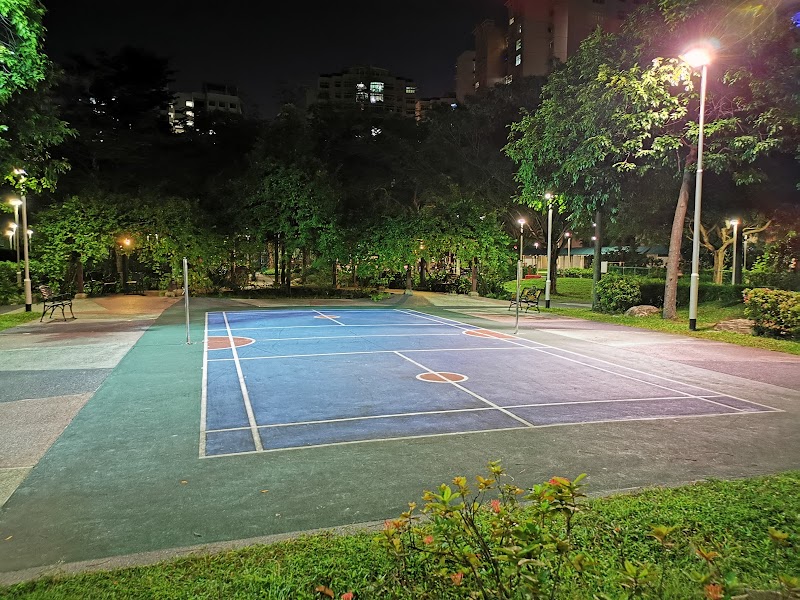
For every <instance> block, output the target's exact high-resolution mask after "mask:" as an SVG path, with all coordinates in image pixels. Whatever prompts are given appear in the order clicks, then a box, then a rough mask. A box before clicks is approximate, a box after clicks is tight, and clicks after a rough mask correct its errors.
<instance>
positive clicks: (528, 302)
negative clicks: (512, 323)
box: [508, 287, 542, 312]
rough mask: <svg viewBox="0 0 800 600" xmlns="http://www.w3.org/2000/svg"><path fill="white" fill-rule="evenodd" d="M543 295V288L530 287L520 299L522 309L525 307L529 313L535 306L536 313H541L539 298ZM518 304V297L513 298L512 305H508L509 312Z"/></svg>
mask: <svg viewBox="0 0 800 600" xmlns="http://www.w3.org/2000/svg"><path fill="white" fill-rule="evenodd" d="M541 295H542V290H541V288H537V287H529V288H528V289H527V290H525V291H524V292H523V293H522V295H520V297H519V305H520V307H522V306H523V305H524V306H525V312H528V309H529V308H530V307H531V306H533V307H534V308H535V309H536V312H541V311H540V310H539V297H540V296H541ZM516 303H517V297H516V295H514V296H512V297H511V304H509V305H508V310H511V307H512V306H514V305H515V304H516Z"/></svg>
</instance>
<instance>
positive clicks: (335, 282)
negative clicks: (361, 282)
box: [331, 259, 339, 289]
mask: <svg viewBox="0 0 800 600" xmlns="http://www.w3.org/2000/svg"><path fill="white" fill-rule="evenodd" d="M331 282H332V284H333V289H336V288H338V287H339V261H338V260H335V259H334V261H333V269H332V273H331Z"/></svg>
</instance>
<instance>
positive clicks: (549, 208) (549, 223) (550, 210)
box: [544, 192, 553, 308]
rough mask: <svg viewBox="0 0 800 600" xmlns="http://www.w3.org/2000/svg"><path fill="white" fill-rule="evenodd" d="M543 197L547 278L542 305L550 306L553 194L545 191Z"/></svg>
mask: <svg viewBox="0 0 800 600" xmlns="http://www.w3.org/2000/svg"><path fill="white" fill-rule="evenodd" d="M544 199H545V200H547V201H548V204H547V279H545V282H544V307H545V308H550V286H551V285H552V280H551V279H550V256H551V253H552V251H553V249H552V241H553V203H552V202H551V200H552V199H553V194H551V193H550V192H547V193H546V194H545V195H544Z"/></svg>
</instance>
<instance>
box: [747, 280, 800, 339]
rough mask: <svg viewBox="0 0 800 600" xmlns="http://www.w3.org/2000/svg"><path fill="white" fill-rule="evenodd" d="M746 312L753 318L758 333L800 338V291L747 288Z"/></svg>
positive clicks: (754, 327) (748, 316)
mask: <svg viewBox="0 0 800 600" xmlns="http://www.w3.org/2000/svg"><path fill="white" fill-rule="evenodd" d="M744 314H745V316H746V317H747V318H749V319H753V321H754V323H753V331H755V333H756V335H764V336H770V337H782V338H800V292H790V291H787V290H771V289H767V288H755V289H747V290H745V291H744Z"/></svg>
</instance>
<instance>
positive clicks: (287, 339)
mask: <svg viewBox="0 0 800 600" xmlns="http://www.w3.org/2000/svg"><path fill="white" fill-rule="evenodd" d="M347 327H349V325H347ZM460 335H462V334H460V333H380V334H379V333H374V334H367V335H321V336H315V337H311V336H309V337H285V338H258V339H257V340H255V341H256V342H291V341H298V340H300V341H306V340H308V341H311V342H313V341H316V340H348V339H358V340H360V339H362V338H393V337H413V338H418V337H458V336H460Z"/></svg>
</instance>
